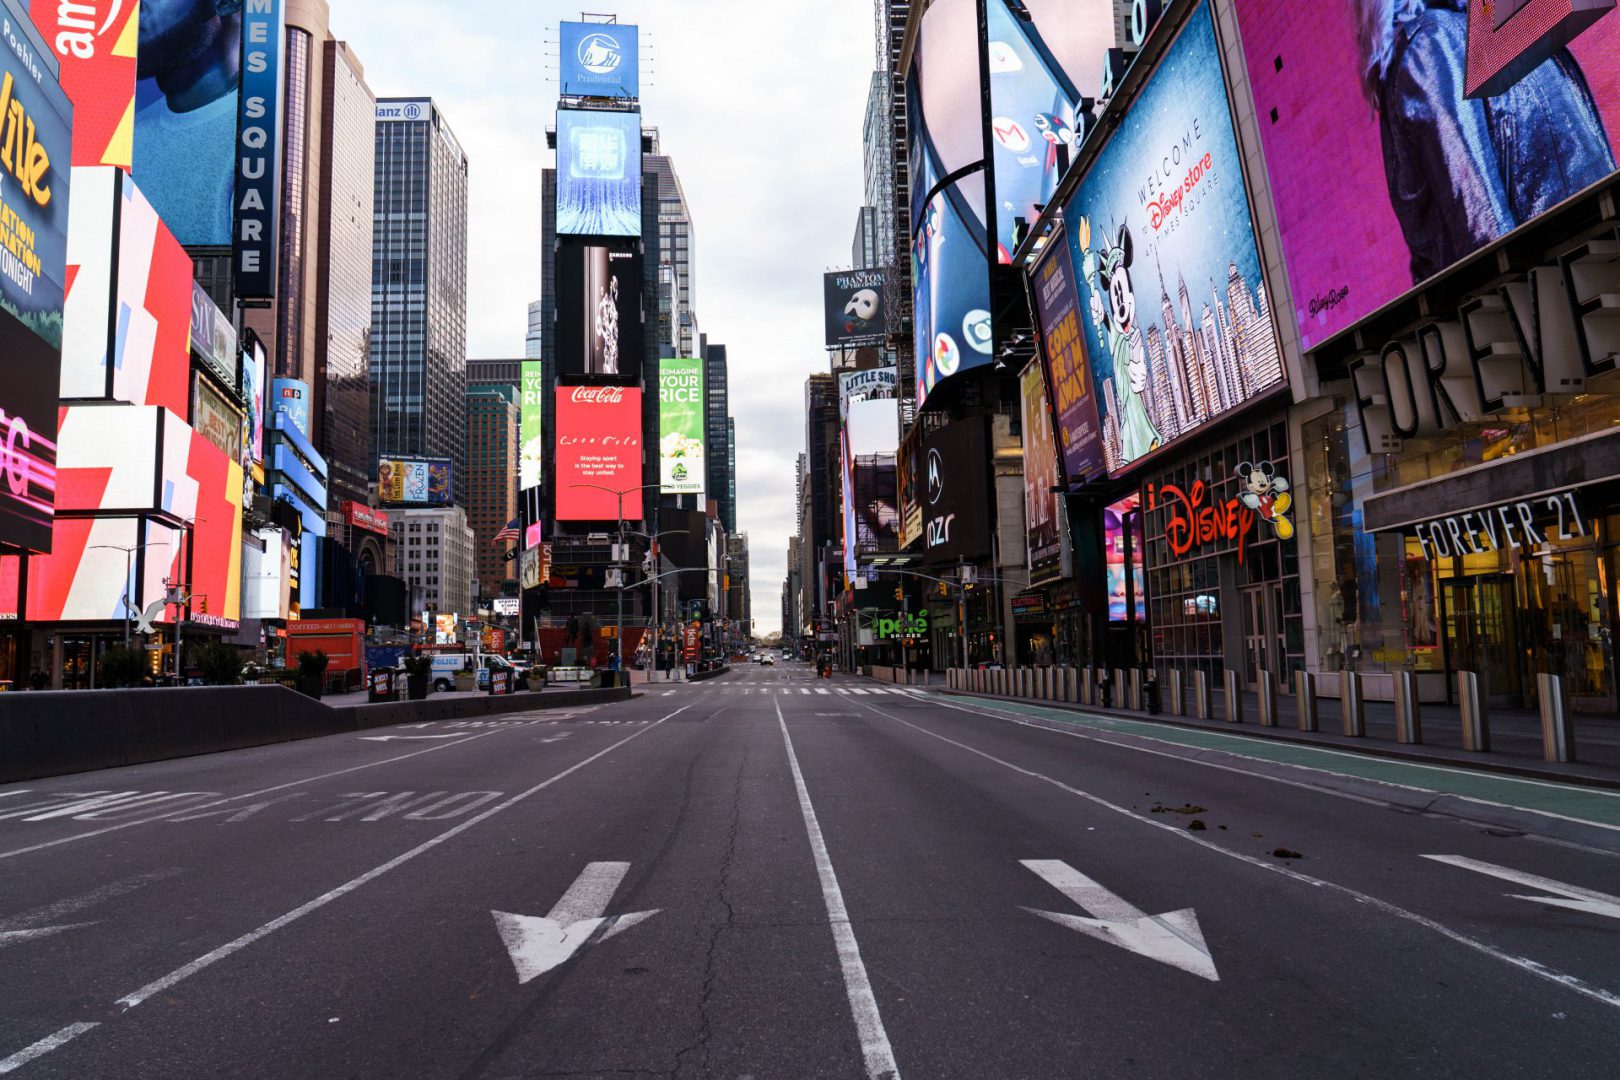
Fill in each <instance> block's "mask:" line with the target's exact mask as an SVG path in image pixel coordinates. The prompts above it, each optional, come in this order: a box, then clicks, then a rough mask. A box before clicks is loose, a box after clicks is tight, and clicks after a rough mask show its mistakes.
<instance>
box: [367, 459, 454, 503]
mask: <svg viewBox="0 0 1620 1080" xmlns="http://www.w3.org/2000/svg"><path fill="white" fill-rule="evenodd" d="M454 498H455V484H454V466H453V465H452V464H451V462H450V459H449V458H407V457H385V458H379V459H378V461H377V500H378V501H379V502H381V503H382V504H383V505H384V506H449V505H450V504H451V503H452V502H453V501H454Z"/></svg>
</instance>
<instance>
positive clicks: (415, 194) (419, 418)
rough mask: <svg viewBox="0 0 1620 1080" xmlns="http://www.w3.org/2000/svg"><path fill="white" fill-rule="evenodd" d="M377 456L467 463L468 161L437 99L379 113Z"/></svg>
mask: <svg viewBox="0 0 1620 1080" xmlns="http://www.w3.org/2000/svg"><path fill="white" fill-rule="evenodd" d="M376 118H377V134H376V210H375V217H374V222H375V224H374V236H373V240H372V282H371V456H372V458H373V460H375V459H376V458H377V457H378V456H381V455H386V454H410V455H416V456H423V457H442V458H449V459H450V460H451V461H452V462H453V463H454V465H455V471H456V472H457V473H460V472H461V471H462V469H463V468H464V467H465V464H466V436H467V426H466V412H465V402H464V399H465V396H466V390H467V382H466V355H467V155H466V153H465V152H464V151H463V150H462V148H461V144H460V143H458V142H457V141H456V137H455V135H454V133H453V132H451V130H450V125H449V123H448V122H447V121H446V120H445V118H444V116H443V114H442V113H440V111H439V107H438V106H437V105H435V104H434V103H433V101H432V99H430V98H381V99H379V100H378V101H377V109H376Z"/></svg>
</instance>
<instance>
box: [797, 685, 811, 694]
mask: <svg viewBox="0 0 1620 1080" xmlns="http://www.w3.org/2000/svg"><path fill="white" fill-rule="evenodd" d="M809 692H810V688H809V687H808V686H801V687H799V693H801V694H808V693H809Z"/></svg>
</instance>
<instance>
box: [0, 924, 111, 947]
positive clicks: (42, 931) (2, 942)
mask: <svg viewBox="0 0 1620 1080" xmlns="http://www.w3.org/2000/svg"><path fill="white" fill-rule="evenodd" d="M95 924H96V922H95V920H94V919H92V920H91V921H89V922H76V923H63V924H62V925H60V926H39V927H35V928H34V929H32V930H0V949H4V948H6V947H7V946H9V945H21V944H22V943H23V942H25V941H33V940H34V939H36V938H46V937H51V936H53V935H55V934H60V933H62V932H63V931H64V930H78V929H80V928H81V927H85V926H94V925H95Z"/></svg>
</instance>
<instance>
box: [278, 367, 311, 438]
mask: <svg viewBox="0 0 1620 1080" xmlns="http://www.w3.org/2000/svg"><path fill="white" fill-rule="evenodd" d="M270 411H271V412H278V413H286V414H287V419H288V420H290V421H292V426H293V427H295V428H297V429H298V433H299V434H300V435H302V436H304V438H306V439H313V438H314V433H313V432H312V431H311V430H310V427H309V420H310V416H309V412H310V393H309V384H308V383H306V382H304V381H303V380H302V379H275V380H273V381H272V382H271V383H270Z"/></svg>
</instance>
